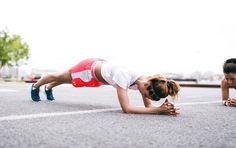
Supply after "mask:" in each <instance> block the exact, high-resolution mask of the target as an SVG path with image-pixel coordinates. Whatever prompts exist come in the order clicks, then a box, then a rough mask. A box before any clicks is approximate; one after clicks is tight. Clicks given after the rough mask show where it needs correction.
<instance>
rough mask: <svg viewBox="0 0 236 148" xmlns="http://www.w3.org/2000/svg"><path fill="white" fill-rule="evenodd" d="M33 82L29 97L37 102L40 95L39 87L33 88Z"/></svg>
mask: <svg viewBox="0 0 236 148" xmlns="http://www.w3.org/2000/svg"><path fill="white" fill-rule="evenodd" d="M33 87H34V84H32V86H31V99H32V100H33V101H35V102H39V101H41V100H40V96H39V88H37V89H33Z"/></svg>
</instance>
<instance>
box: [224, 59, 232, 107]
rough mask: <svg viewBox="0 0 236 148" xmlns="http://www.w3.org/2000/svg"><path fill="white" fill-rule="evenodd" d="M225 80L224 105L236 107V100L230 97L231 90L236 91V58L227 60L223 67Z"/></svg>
mask: <svg viewBox="0 0 236 148" xmlns="http://www.w3.org/2000/svg"><path fill="white" fill-rule="evenodd" d="M223 73H224V79H223V80H222V81H221V93H222V104H223V105H225V106H233V107H236V99H235V98H231V97H229V88H230V87H233V88H235V89H236V58H231V59H227V60H226V61H225V62H224V65H223Z"/></svg>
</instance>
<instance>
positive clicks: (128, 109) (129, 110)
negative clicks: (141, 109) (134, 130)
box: [122, 107, 132, 114]
mask: <svg viewBox="0 0 236 148" xmlns="http://www.w3.org/2000/svg"><path fill="white" fill-rule="evenodd" d="M122 111H123V113H126V114H130V113H132V111H131V109H130V108H129V107H122Z"/></svg>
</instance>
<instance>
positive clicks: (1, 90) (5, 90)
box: [0, 88, 17, 92]
mask: <svg viewBox="0 0 236 148" xmlns="http://www.w3.org/2000/svg"><path fill="white" fill-rule="evenodd" d="M0 92H17V90H14V89H4V88H2V89H0Z"/></svg>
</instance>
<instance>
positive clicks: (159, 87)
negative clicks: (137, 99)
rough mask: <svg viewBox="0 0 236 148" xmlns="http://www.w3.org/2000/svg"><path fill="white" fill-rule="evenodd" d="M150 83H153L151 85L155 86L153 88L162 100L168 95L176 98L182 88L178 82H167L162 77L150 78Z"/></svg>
mask: <svg viewBox="0 0 236 148" xmlns="http://www.w3.org/2000/svg"><path fill="white" fill-rule="evenodd" d="M149 81H151V84H155V86H153V87H152V88H153V89H154V90H155V92H156V95H157V96H159V97H160V98H165V97H167V96H168V95H170V96H171V97H173V98H175V97H176V96H177V95H178V92H179V90H180V86H179V84H178V83H177V82H175V81H174V80H167V79H166V78H165V77H163V76H161V75H154V76H150V77H149ZM153 82H155V83H153ZM149 89H150V88H149Z"/></svg>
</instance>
